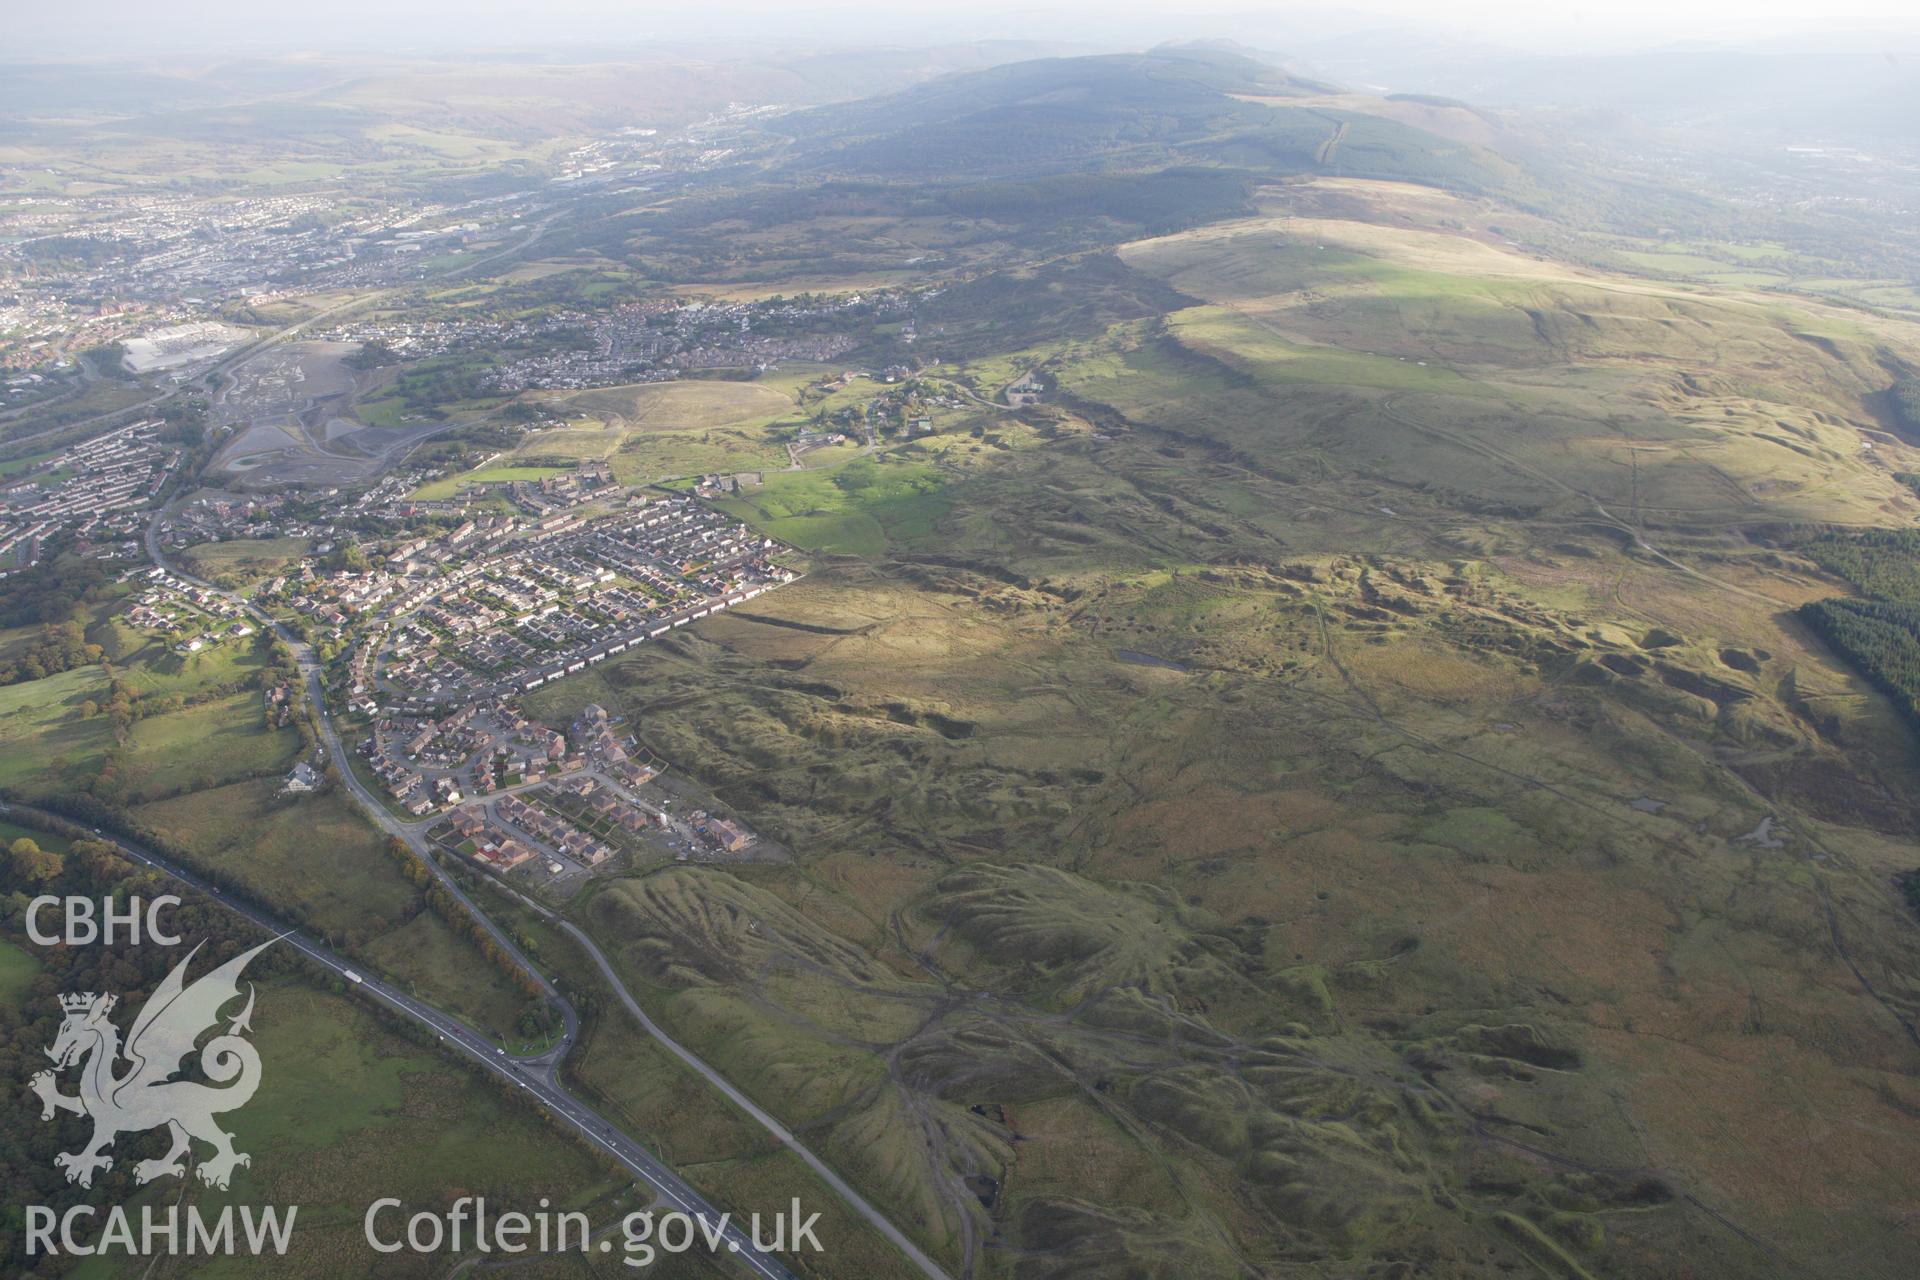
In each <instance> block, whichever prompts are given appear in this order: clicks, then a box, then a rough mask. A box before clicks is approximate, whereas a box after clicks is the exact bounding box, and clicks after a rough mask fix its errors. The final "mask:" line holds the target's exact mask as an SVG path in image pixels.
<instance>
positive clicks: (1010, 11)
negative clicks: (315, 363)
mask: <svg viewBox="0 0 1920 1280" xmlns="http://www.w3.org/2000/svg"><path fill="white" fill-rule="evenodd" d="M1914 10H1915V5H1914V4H1913V0H1834V2H1833V3H1832V4H1822V5H1814V4H1810V3H1808V0H1739V2H1738V3H1735V2H1732V0H1605V2H1596V0H1584V2H1582V3H1575V4H1558V3H1554V2H1553V0H1546V2H1545V3H1541V2H1540V0H1452V2H1451V3H1435V0H1363V3H1362V4H1360V5H1357V6H1341V7H1338V8H1334V7H1325V6H1318V5H1312V4H1285V3H1274V2H1273V0H1266V2H1264V3H1260V2H1256V0H1194V3H1191V4H1187V5H1168V4H1166V3H1164V0H1162V2H1161V3H1154V4H1140V3H1130V2H1129V0H1107V2H1104V3H1101V2H1096V0H1062V2H1058V3H1048V2H1046V0H1042V2H1041V3H1026V4H1019V3H1011V2H1008V0H978V2H965V3H963V2H960V0H933V2H928V0H813V2H811V3H779V2H776V0H710V2H703V3H698V4H689V3H686V2H685V0H679V2H678V3H672V4H662V3H656V2H654V0H635V2H629V3H622V2H621V0H511V2H508V0H303V2H290V0H157V2H156V0H68V2H66V3H61V4H32V3H28V2H27V0H0V28H4V29H5V31H6V33H7V38H6V40H5V41H4V42H0V43H3V44H4V46H5V52H11V53H14V54H18V55H25V56H35V55H46V54H61V55H66V54H74V53H86V52H99V53H110V54H126V53H136V52H143V51H153V52H183V51H194V50H201V51H207V52H216V51H224V50H232V49H249V50H254V51H265V50H274V49H286V48H303V49H339V48H355V49H368V48H381V47H387V48H395V47H396V46H398V47H403V48H404V49H405V51H408V52H418V51H425V50H427V49H430V48H434V47H441V48H446V49H449V50H456V49H479V48H488V47H492V48H498V47H501V46H514V45H519V46H554V45H560V44H574V45H578V44H583V43H585V44H619V45H623V46H630V45H632V44H634V43H639V42H646V41H649V40H676V41H684V40H700V41H703V42H704V41H709V40H725V39H727V38H729V37H731V36H738V37H740V38H744V39H748V40H754V41H764V40H773V41H779V42H783V43H789V44H793V43H807V44H813V43H818V44H847V43H859V42H886V43H914V44H922V43H945V42H950V41H960V40H975V39H984V38H995V37H1000V38H1025V39H1035V40H1047V41H1077V42H1086V43H1089V44H1096V45H1102V46H1109V47H1118V46H1123V45H1125V46H1137V45H1142V44H1148V43H1153V42H1155V41H1158V40H1163V39H1172V38H1189V39H1191V38H1200V37H1209V36H1235V37H1238V38H1241V39H1248V38H1250V37H1251V38H1256V39H1259V40H1260V41H1261V43H1262V44H1263V46H1264V47H1269V48H1272V47H1277V46H1276V45H1275V43H1274V42H1275V41H1276V40H1285V41H1290V42H1296V43H1298V42H1306V41H1310V40H1313V39H1317V38H1326V37H1332V36H1338V35H1342V34H1347V33H1351V32H1355V31H1362V30H1367V29H1369V28H1373V27H1380V26H1394V27H1403V26H1413V27H1418V28H1421V29H1425V30H1431V31H1436V32H1444V33H1446V34H1448V35H1450V36H1453V37H1456V38H1460V39H1471V40H1485V41H1490V42H1497V43H1500V44H1503V45H1511V46H1517V47H1521V48H1529V49H1535V50H1551V51H1568V52H1575V51H1577V52H1593V51H1596V50H1599V49H1607V48H1621V47H1637V48H1645V47H1649V46H1658V45H1664V44H1670V43H1676V42H1702V41H1706V42H1712V43H1732V44H1752V43H1756V42H1762V41H1766V40H1769V39H1775V38H1778V37H1780V36H1782V35H1786V34H1790V33H1795V32H1814V33H1818V34H1819V35H1820V36H1821V37H1822V38H1823V39H1828V40H1831V39H1833V38H1835V35H1836V33H1839V35H1840V36H1841V37H1842V38H1845V35H1846V33H1848V32H1852V31H1858V30H1860V29H1872V30H1881V31H1903V32H1913V31H1915V30H1916V29H1920V19H1916V17H1915V13H1914ZM396 51H399V49H398V48H396ZM5 52H0V57H4V56H5Z"/></svg>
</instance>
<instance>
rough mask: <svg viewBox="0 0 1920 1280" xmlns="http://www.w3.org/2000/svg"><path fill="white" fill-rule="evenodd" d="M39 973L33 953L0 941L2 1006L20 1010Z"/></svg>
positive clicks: (0, 992)
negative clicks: (31, 983)
mask: <svg viewBox="0 0 1920 1280" xmlns="http://www.w3.org/2000/svg"><path fill="white" fill-rule="evenodd" d="M42 847H43V848H44V847H45V846H42ZM39 972H40V962H39V961H38V960H36V959H35V958H34V956H33V953H32V952H30V951H28V950H26V949H25V948H24V947H19V946H16V945H14V944H13V943H11V942H5V941H0V1006H4V1007H6V1008H8V1009H18V1008H19V1007H20V1004H21V1001H23V1000H25V999H26V994H27V984H28V983H30V982H32V981H33V978H34V975H35V974H37V973H39Z"/></svg>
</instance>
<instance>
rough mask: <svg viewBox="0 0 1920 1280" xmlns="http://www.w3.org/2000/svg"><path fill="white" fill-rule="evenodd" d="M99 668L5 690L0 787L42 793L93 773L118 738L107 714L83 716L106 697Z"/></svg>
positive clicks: (0, 706)
mask: <svg viewBox="0 0 1920 1280" xmlns="http://www.w3.org/2000/svg"><path fill="white" fill-rule="evenodd" d="M105 691H106V680H105V678H104V677H103V676H102V675H101V673H100V669H99V668H98V667H75V668H74V669H73V670H71V671H66V672H62V673H61V674H59V675H57V676H49V677H47V678H46V679H44V680H34V681H30V682H28V683H25V684H15V685H8V686H6V687H5V688H0V786H5V787H18V788H20V789H21V790H22V791H24V792H27V793H28V794H41V793H44V792H47V791H50V790H55V789H58V788H61V787H64V786H70V785H74V784H75V783H77V782H81V781H84V780H85V779H86V778H89V777H91V776H92V774H93V773H94V772H95V771H96V770H97V768H98V766H99V764H100V762H101V760H102V759H104V758H105V756H106V752H107V748H108V747H109V746H110V745H112V741H113V737H112V733H111V731H110V729H109V726H108V724H107V721H106V719H105V718H104V717H102V716H94V717H92V718H87V717H85V716H83V715H82V714H81V711H82V705H81V704H83V703H85V702H87V701H89V700H96V701H98V700H104V697H105Z"/></svg>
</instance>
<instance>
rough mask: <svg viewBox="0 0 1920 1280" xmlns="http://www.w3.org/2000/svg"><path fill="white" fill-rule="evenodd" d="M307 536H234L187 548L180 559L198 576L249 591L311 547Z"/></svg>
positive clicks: (231, 588) (298, 558) (281, 570)
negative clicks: (222, 540) (233, 537)
mask: <svg viewBox="0 0 1920 1280" xmlns="http://www.w3.org/2000/svg"><path fill="white" fill-rule="evenodd" d="M312 546H313V544H312V542H311V541H309V540H308V539H306V538H235V539H232V540H230V541H227V542H202V543H199V544H198V545H196V546H191V547H188V548H186V549H185V550H183V551H182V552H181V553H180V559H181V560H182V561H183V562H184V563H185V564H186V566H187V568H188V569H190V570H191V571H192V572H194V573H195V574H197V575H198V576H200V577H202V578H205V579H207V580H208V581H209V582H215V583H218V584H219V585H221V586H223V587H226V588H227V589H228V590H231V591H246V590H249V589H250V588H252V587H254V586H256V585H257V584H259V583H261V582H264V581H266V580H267V579H268V578H272V577H275V576H277V575H279V574H283V573H285V572H286V571H287V570H288V568H290V567H291V566H292V565H294V564H295V563H297V562H298V561H299V560H300V558H301V557H303V556H305V555H306V554H307V552H308V551H309V550H311V549H312Z"/></svg>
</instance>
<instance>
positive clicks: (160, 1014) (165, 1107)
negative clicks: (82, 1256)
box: [28, 941, 273, 1189]
mask: <svg viewBox="0 0 1920 1280" xmlns="http://www.w3.org/2000/svg"><path fill="white" fill-rule="evenodd" d="M272 945H273V943H272V941H269V942H263V943H261V944H260V945H259V946H257V947H255V948H254V949H253V950H251V951H244V952H242V953H240V954H239V955H237V956H235V957H234V958H233V959H231V960H229V961H227V962H226V963H225V964H223V965H221V966H220V967H219V968H217V969H215V970H213V971H212V972H210V973H207V974H204V975H202V976H201V977H199V978H197V979H195V980H194V982H193V983H192V984H191V985H189V984H188V983H187V982H186V980H185V975H186V971H187V966H188V965H189V964H191V963H193V957H194V956H195V955H197V954H198V953H199V951H200V948H199V947H198V946H196V947H194V949H193V950H192V951H190V952H188V953H187V958H186V959H184V960H182V961H181V962H180V963H179V964H177V965H175V966H174V967H173V971H172V972H171V973H169V974H167V976H166V977H165V978H164V979H163V980H162V981H161V983H160V986H159V989H158V990H156V991H155V992H154V993H153V995H152V996H151V997H149V998H148V1000H147V1002H146V1004H145V1005H143V1006H142V1007H141V1009H140V1013H139V1015H138V1016H137V1017H135V1018H134V1020H133V1026H132V1027H131V1028H130V1029H129V1030H128V1032H127V1040H126V1044H125V1045H124V1046H123V1045H122V1044H121V1043H120V1029H119V1028H118V1027H116V1026H114V1025H113V1023H112V1022H111V1021H109V1020H108V1015H109V1014H111V1013H112V1012H113V1006H114V1004H115V1003H116V997H114V996H110V995H95V994H94V993H93V992H90V991H89V992H87V993H85V994H84V995H64V996H61V997H60V1007H61V1009H62V1010H63V1011H64V1012H65V1013H66V1020H65V1021H64V1022H62V1023H61V1024H60V1033H59V1034H58V1035H57V1036H55V1037H54V1041H53V1047H52V1048H51V1049H48V1050H47V1051H46V1053H47V1056H48V1057H49V1058H51V1059H53V1063H54V1069H53V1070H52V1071H42V1072H40V1073H39V1074H37V1075H35V1076H34V1077H33V1079H32V1081H31V1082H30V1083H29V1086H28V1087H29V1088H31V1089H32V1090H33V1092H34V1093H36V1094H38V1095H39V1097H40V1104H41V1111H40V1118H41V1119H42V1120H51V1119H53V1117H54V1114H55V1113H56V1112H60V1111H68V1112H72V1113H73V1114H74V1115H85V1116H89V1117H91V1118H92V1120H93V1137H92V1138H91V1139H89V1140H88V1142H87V1145H86V1146H84V1147H82V1148H81V1149H80V1150H79V1151H76V1152H72V1153H66V1152H63V1153H61V1154H60V1155H57V1156H55V1157H54V1158H53V1162H54V1164H55V1166H57V1167H58V1168H61V1169H65V1170H66V1171H67V1181H68V1182H77V1183H79V1184H80V1185H81V1186H83V1187H90V1186H92V1185H93V1177H94V1174H95V1173H97V1172H99V1171H100V1170H102V1169H110V1168H112V1167H113V1157H112V1156H110V1155H107V1154H106V1150H107V1148H108V1147H111V1146H112V1145H113V1140H114V1138H115V1137H117V1136H118V1135H120V1134H122V1133H139V1132H143V1131H145V1130H147V1129H157V1128H159V1127H160V1126H161V1125H165V1126H166V1127H167V1130H168V1132H169V1133H170V1134H171V1135H172V1138H173V1145H172V1147H171V1148H169V1149H168V1151H167V1153H166V1155H164V1156H162V1157H161V1158H160V1159H158V1160H142V1161H141V1162H140V1163H139V1164H137V1165H135V1166H134V1171H133V1176H134V1178H135V1180H136V1181H138V1182H141V1183H147V1182H151V1181H153V1180H154V1179H155V1178H159V1177H164V1176H171V1177H175V1178H178V1177H184V1176H185V1175H186V1172H187V1166H186V1159H187V1157H188V1156H189V1155H191V1154H192V1150H193V1146H192V1140H194V1139H198V1140H199V1141H201V1142H204V1143H206V1144H208V1145H210V1146H212V1147H213V1152H214V1153H213V1155H212V1157H210V1158H209V1159H207V1160H204V1161H202V1162H200V1164H199V1167H198V1168H197V1169H196V1171H195V1172H197V1173H198V1174H199V1176H200V1180H201V1181H203V1182H205V1183H206V1184H207V1185H209V1186H212V1187H219V1188H223V1189H224V1188H225V1187H226V1185H227V1183H228V1181H229V1180H230V1179H231V1178H232V1177H233V1171H234V1170H235V1169H236V1168H238V1167H240V1166H242V1165H248V1164H251V1163H252V1159H251V1158H250V1157H249V1156H247V1155H245V1154H244V1153H242V1152H239V1151H235V1150H234V1149H233V1135H232V1134H230V1133H227V1132H226V1131H225V1130H223V1129H221V1128H220V1126H219V1125H218V1124H216V1123H215V1122H214V1116H215V1115H217V1114H218V1113H220V1112H223V1111H232V1110H234V1109H236V1108H238V1107H241V1106H244V1105H245V1104H246V1102H247V1100H248V1099H249V1098H251V1097H253V1093H254V1090H256V1089H258V1088H259V1087H260V1054H259V1053H258V1051H256V1050H255V1049H254V1047H253V1045H251V1044H249V1043H248V1042H247V1041H246V1039H245V1038H244V1037H245V1035H246V1033H247V1032H249V1031H251V1030H252V1027H251V1025H250V1024H249V1019H251V1018H252V1016H253V984H252V983H248V984H247V1004H246V1007H245V1008H244V1009H242V1010H241V1011H240V1013H239V1014H238V1015H237V1016H236V1017H234V1018H233V1019H232V1020H231V1021H229V1022H228V1024H227V1029H226V1032H225V1033H224V1034H221V1035H216V1036H214V1037H213V1038H212V1039H211V1040H208V1041H207V1042H206V1044H205V1045H204V1046H200V1047H199V1049H198V1052H199V1055H200V1056H199V1064H200V1070H201V1072H202V1073H203V1074H204V1075H205V1076H206V1078H207V1079H208V1080H211V1081H213V1082H214V1085H220V1086H224V1087H221V1088H215V1087H213V1085H207V1084H203V1083H201V1082H200V1081H197V1080H175V1079H173V1078H172V1077H173V1076H174V1075H176V1074H178V1073H179V1072H180V1070H181V1069H182V1068H183V1067H184V1066H185V1064H186V1059H187V1058H189V1057H190V1056H191V1055H193V1054H194V1052H195V1042H196V1041H197V1040H199V1039H200V1036H201V1035H202V1033H204V1032H205V1031H207V1030H208V1029H209V1028H211V1027H213V1026H215V1024H217V1023H218V1022H219V1020H220V1010H221V1009H222V1008H224V1007H225V1006H226V1005H227V1004H228V1003H229V1002H230V1001H232V1000H234V999H237V998H238V997H239V995H240V973H241V971H242V970H244V969H245V968H246V967H247V962H248V961H250V960H252V959H253V958H254V957H255V956H257V955H259V954H260V953H261V952H262V951H264V950H266V948H268V947H270V946H272ZM123 1059H124V1060H125V1062H126V1063H127V1067H126V1069H125V1070H124V1071H120V1070H119V1068H120V1064H121V1062H122V1060H123ZM76 1065H77V1066H79V1067H80V1092H79V1093H77V1094H68V1093H61V1092H60V1090H59V1083H58V1081H59V1073H60V1072H63V1071H65V1070H67V1069H68V1068H69V1067H73V1066H76Z"/></svg>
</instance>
